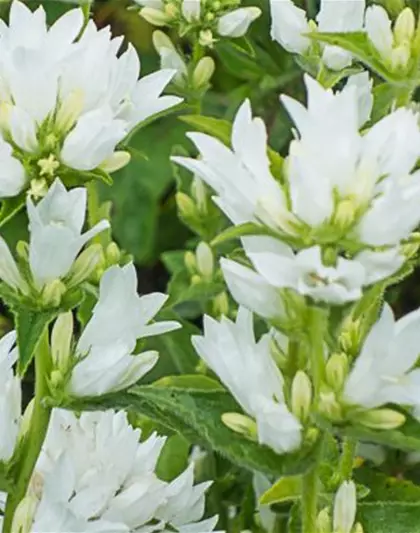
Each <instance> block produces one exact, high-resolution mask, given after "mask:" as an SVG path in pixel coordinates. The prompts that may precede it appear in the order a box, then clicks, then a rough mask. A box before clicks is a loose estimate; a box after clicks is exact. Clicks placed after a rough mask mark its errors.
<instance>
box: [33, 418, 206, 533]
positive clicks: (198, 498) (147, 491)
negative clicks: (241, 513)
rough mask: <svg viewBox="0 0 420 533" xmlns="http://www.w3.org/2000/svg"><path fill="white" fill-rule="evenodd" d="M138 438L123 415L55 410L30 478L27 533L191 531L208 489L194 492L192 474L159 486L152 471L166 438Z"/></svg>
mask: <svg viewBox="0 0 420 533" xmlns="http://www.w3.org/2000/svg"><path fill="white" fill-rule="evenodd" d="M140 437H141V432H140V430H139V429H133V428H132V427H131V426H130V425H129V424H128V421H127V416H126V414H125V413H123V412H120V413H114V412H113V411H106V412H99V413H83V414H82V415H81V416H80V417H76V416H75V415H74V414H73V413H71V412H64V411H60V410H54V411H53V415H52V420H51V424H50V427H49V429H48V434H47V438H46V440H45V443H44V446H43V449H42V452H41V455H40V458H39V460H38V463H37V465H36V470H35V474H34V477H35V478H38V479H40V480H41V481H42V483H41V484H40V486H41V487H42V493H41V494H40V503H39V506H38V509H37V510H36V513H35V519H34V525H33V530H34V531H51V532H52V531H54V532H58V533H60V532H61V533H66V532H68V531H80V533H82V532H84V531H98V532H99V531H101V532H107V533H114V532H116V531H118V532H120V531H121V532H124V531H127V532H129V531H146V532H149V531H150V532H153V531H160V530H162V529H163V527H164V525H165V523H164V522H163V520H166V519H168V520H169V521H171V523H173V524H176V525H178V524H179V525H180V530H181V531H182V529H181V528H182V526H183V524H188V526H187V527H189V526H190V523H191V522H193V524H191V526H194V525H195V524H194V521H197V520H200V519H201V517H202V514H203V511H204V509H203V506H204V495H203V493H204V490H205V488H207V487H208V483H205V484H204V485H197V486H196V487H194V486H193V478H192V470H191V469H188V470H187V471H186V473H185V474H184V475H181V476H180V478H178V479H176V480H174V481H173V482H172V483H171V484H168V483H166V482H164V481H161V480H160V479H159V478H158V477H157V476H156V473H155V470H156V465H157V461H158V459H159V456H160V453H161V450H162V447H163V445H164V443H165V437H158V436H157V435H156V434H155V433H154V434H152V435H151V436H150V437H149V438H148V439H146V440H144V441H142V442H140ZM198 511H201V513H199V512H198ZM184 518H185V521H184ZM54 519H55V520H56V524H53V520H54ZM150 521H153V523H154V524H155V526H152V527H151V529H149V528H148V525H150ZM35 524H36V526H37V527H35ZM53 525H55V526H56V527H55V528H53ZM84 525H85V526H86V525H87V529H81V528H82V527H83V526H84ZM197 525H200V522H199V523H198V524H197ZM41 526H42V527H41ZM70 526H72V527H73V528H74V529H68V528H69V527H70ZM96 526H97V527H96ZM66 527H67V529H66ZM169 527H171V526H169ZM49 528H51V529H49ZM185 531H187V529H186V530H185ZM197 531H201V532H203V533H204V532H207V531H212V529H210V527H209V528H205V529H200V530H198V529H197Z"/></svg>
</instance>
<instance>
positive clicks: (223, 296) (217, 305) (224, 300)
mask: <svg viewBox="0 0 420 533" xmlns="http://www.w3.org/2000/svg"><path fill="white" fill-rule="evenodd" d="M213 313H214V314H215V315H216V316H223V315H227V314H228V313H229V298H228V295H227V293H226V292H225V291H223V292H221V293H220V294H218V295H217V296H216V297H215V298H213Z"/></svg>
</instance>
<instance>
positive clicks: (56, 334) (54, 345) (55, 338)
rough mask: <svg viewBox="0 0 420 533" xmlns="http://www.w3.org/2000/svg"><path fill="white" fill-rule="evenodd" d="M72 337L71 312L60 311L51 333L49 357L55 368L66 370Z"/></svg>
mask: <svg viewBox="0 0 420 533" xmlns="http://www.w3.org/2000/svg"><path fill="white" fill-rule="evenodd" d="M72 339H73V314H72V312H71V311H68V312H67V313H62V314H61V315H60V316H59V317H58V318H57V320H56V321H55V324H54V327H53V329H52V333H51V357H52V360H53V363H54V366H55V368H56V369H58V370H61V371H63V372H66V370H67V367H68V361H69V359H70V354H71V342H72Z"/></svg>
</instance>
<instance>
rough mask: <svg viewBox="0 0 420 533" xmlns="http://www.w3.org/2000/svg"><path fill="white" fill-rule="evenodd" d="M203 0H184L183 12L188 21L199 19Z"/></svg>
mask: <svg viewBox="0 0 420 533" xmlns="http://www.w3.org/2000/svg"><path fill="white" fill-rule="evenodd" d="M200 13H201V0H182V14H183V16H184V18H185V20H187V21H188V22H193V21H194V20H199V18H200Z"/></svg>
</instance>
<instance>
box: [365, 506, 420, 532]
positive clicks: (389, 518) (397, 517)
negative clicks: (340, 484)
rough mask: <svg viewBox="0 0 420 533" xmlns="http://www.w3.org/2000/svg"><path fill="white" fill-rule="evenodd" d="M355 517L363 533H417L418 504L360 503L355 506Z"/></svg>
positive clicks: (419, 512) (419, 520) (419, 522)
mask: <svg viewBox="0 0 420 533" xmlns="http://www.w3.org/2000/svg"><path fill="white" fill-rule="evenodd" d="M357 518H358V520H359V521H360V523H361V524H362V526H363V531H364V533H419V531H420V525H419V524H420V504H419V503H400V502H377V503H361V504H359V505H358V506H357Z"/></svg>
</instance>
